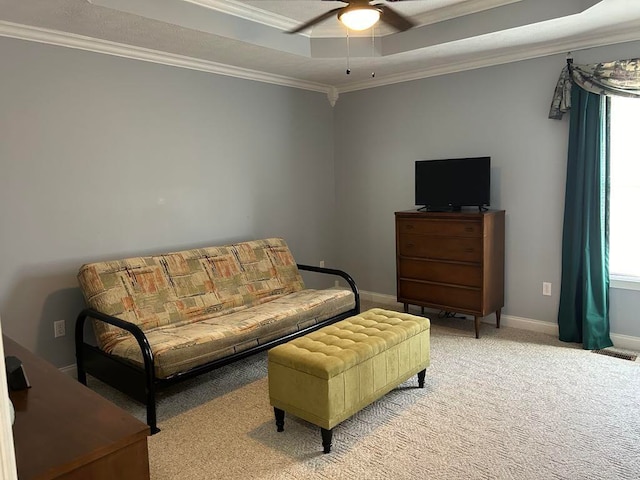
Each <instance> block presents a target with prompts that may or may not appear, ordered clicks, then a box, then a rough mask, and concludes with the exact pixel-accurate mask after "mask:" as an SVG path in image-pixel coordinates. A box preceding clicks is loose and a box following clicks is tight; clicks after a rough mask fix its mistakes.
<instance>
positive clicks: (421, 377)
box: [418, 368, 427, 388]
mask: <svg viewBox="0 0 640 480" xmlns="http://www.w3.org/2000/svg"><path fill="white" fill-rule="evenodd" d="M426 374H427V369H426V368H425V369H424V370H422V371H421V372H418V387H419V388H424V377H425V375H426Z"/></svg>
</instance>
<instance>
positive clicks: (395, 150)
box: [334, 43, 640, 336]
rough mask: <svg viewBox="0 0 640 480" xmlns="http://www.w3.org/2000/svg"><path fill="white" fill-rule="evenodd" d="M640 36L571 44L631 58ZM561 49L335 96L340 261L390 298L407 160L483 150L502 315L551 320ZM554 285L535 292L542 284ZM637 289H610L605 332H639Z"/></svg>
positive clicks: (561, 131) (560, 147)
mask: <svg viewBox="0 0 640 480" xmlns="http://www.w3.org/2000/svg"><path fill="white" fill-rule="evenodd" d="M639 51H640V44H639V43H633V44H625V45H619V46H612V47H605V48H598V49H591V50H585V51H582V52H575V54H574V60H575V62H576V63H590V62H596V61H608V60H615V59H620V58H631V57H637V56H638V52H639ZM564 64H565V56H564V55H555V56H550V57H545V58H540V59H534V60H529V61H522V62H515V63H511V64H507V65H500V66H495V67H490V68H484V69H478V70H474V71H468V72H462V73H456V74H451V75H445V76H440V77H435V78H429V79H423V80H419V81H413V82H408V83H402V84H397V85H391V86H386V87H381V88H376V89H371V90H363V91H358V92H352V93H349V94H345V95H342V96H341V97H340V99H339V100H338V103H337V105H336V107H335V123H334V133H335V143H336V203H337V205H338V207H339V209H338V226H339V244H340V245H341V246H342V247H343V248H341V250H340V254H341V256H340V264H341V265H342V267H344V268H345V269H347V270H348V271H349V272H351V273H352V275H353V276H354V278H355V279H356V280H357V281H358V283H359V286H360V288H361V289H363V290H368V291H372V292H376V293H382V294H388V295H393V296H395V293H396V286H395V257H394V255H395V236H394V235H395V233H394V215H393V213H394V211H397V210H406V209H411V208H414V205H413V203H414V192H413V181H414V180H413V168H414V162H415V160H420V159H436V158H447V157H464V156H480V155H490V156H491V157H492V172H491V182H492V198H491V206H492V208H497V209H504V210H506V224H507V231H506V272H505V275H506V291H505V297H506V305H505V308H504V310H503V312H504V313H505V314H507V315H512V316H516V317H522V318H526V319H533V320H540V321H544V322H549V323H553V324H555V323H556V317H557V309H558V295H559V291H560V274H561V268H560V260H561V255H560V252H561V241H562V220H563V208H564V185H565V177H566V155H567V136H568V116H567V118H565V119H564V120H562V121H553V120H549V119H548V118H547V115H548V111H549V105H550V102H551V96H552V93H553V89H554V87H555V83H556V81H557V79H558V76H559V74H560V70H561V69H562V67H563V66H564ZM543 281H548V282H552V284H553V289H552V290H553V292H552V296H551V297H546V296H542V282H543ZM639 309H640V292H638V291H621V290H612V293H611V330H612V332H613V333H618V334H625V335H633V336H640V322H637V321H635V318H636V316H635V313H636V312H638V310H639Z"/></svg>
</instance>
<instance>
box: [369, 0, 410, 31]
mask: <svg viewBox="0 0 640 480" xmlns="http://www.w3.org/2000/svg"><path fill="white" fill-rule="evenodd" d="M374 7H376V8H379V9H380V11H381V12H382V13H381V14H380V20H382V21H383V22H384V23H386V24H388V25H391V26H392V27H393V28H395V29H396V30H399V31H401V32H404V31H405V30H409V29H410V28H412V27H415V26H416V23H415V22H413V21H412V20H409V19H408V18H407V17H405V16H404V15H400V14H399V13H398V12H396V11H395V10H394V9H392V8H391V7H387V6H386V5H374Z"/></svg>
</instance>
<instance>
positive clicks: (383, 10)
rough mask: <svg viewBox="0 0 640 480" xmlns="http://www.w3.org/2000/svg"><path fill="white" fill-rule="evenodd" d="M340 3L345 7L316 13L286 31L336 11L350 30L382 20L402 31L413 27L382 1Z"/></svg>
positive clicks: (407, 20) (312, 23) (304, 28)
mask: <svg viewBox="0 0 640 480" xmlns="http://www.w3.org/2000/svg"><path fill="white" fill-rule="evenodd" d="M322 1H334V0H322ZM339 1H340V2H341V3H346V4H347V5H346V6H345V7H338V8H333V9H331V10H329V11H328V12H325V13H323V14H322V15H318V16H317V17H315V18H312V19H311V20H309V21H308V22H306V23H303V24H302V25H299V26H298V27H296V28H294V29H293V30H289V31H288V32H287V33H298V32H301V31H303V30H306V29H307V28H309V27H311V26H313V25H315V24H317V23H320V22H323V21H325V20H326V19H327V18H329V17H331V16H332V15H333V14H334V13H337V16H338V20H340V21H341V22H342V23H343V24H344V25H345V26H346V27H347V28H350V29H351V30H365V29H367V28H369V27H372V26H373V25H375V24H376V22H378V20H382V21H383V22H384V23H386V24H387V25H390V26H392V27H393V28H395V29H396V30H399V31H401V32H404V31H405V30H409V29H410V28H411V27H414V26H415V25H416V24H415V23H414V22H413V21H412V20H410V19H409V18H407V17H405V16H404V15H401V14H399V13H398V12H396V11H395V10H393V9H392V8H391V7H387V6H386V5H384V4H382V3H377V4H373V5H372V4H371V1H370V0H344V1H343V0H339ZM386 1H387V2H401V1H403V0H386Z"/></svg>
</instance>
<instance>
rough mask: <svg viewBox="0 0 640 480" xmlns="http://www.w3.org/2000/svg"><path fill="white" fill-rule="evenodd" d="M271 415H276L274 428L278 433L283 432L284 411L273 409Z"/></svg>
mask: <svg viewBox="0 0 640 480" xmlns="http://www.w3.org/2000/svg"><path fill="white" fill-rule="evenodd" d="M273 413H275V414H276V427H277V429H278V431H279V432H284V410H280V409H279V408H276V407H273Z"/></svg>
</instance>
